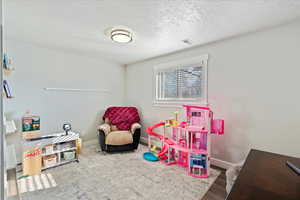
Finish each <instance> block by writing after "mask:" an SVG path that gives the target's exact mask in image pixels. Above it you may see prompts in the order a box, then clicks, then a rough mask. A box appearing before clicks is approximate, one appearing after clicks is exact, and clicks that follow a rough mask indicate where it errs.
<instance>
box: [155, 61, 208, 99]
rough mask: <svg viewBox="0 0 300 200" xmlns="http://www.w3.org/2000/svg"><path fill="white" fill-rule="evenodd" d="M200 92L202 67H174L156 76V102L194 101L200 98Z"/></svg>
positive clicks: (161, 71)
mask: <svg viewBox="0 0 300 200" xmlns="http://www.w3.org/2000/svg"><path fill="white" fill-rule="evenodd" d="M202 90H203V67H202V66H188V67H177V68H175V67H174V68H169V69H165V70H160V71H159V72H158V73H157V75H156V96H157V99H158V100H174V99H175V100H176V99H195V98H199V97H201V95H202Z"/></svg>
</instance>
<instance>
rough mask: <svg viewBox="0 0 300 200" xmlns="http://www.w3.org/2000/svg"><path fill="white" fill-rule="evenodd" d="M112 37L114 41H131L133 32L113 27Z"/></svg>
mask: <svg viewBox="0 0 300 200" xmlns="http://www.w3.org/2000/svg"><path fill="white" fill-rule="evenodd" d="M110 38H111V40H112V41H114V42H118V43H129V42H132V33H131V32H130V31H129V30H126V29H121V28H117V29H112V30H111V32H110Z"/></svg>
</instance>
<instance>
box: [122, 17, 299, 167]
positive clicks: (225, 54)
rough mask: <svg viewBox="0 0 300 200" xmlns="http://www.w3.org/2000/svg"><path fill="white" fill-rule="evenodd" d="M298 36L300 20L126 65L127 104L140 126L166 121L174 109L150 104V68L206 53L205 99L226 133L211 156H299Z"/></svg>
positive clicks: (217, 138) (227, 158) (233, 159)
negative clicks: (135, 111)
mask: <svg viewBox="0 0 300 200" xmlns="http://www.w3.org/2000/svg"><path fill="white" fill-rule="evenodd" d="M200 36H201V34H199V37H200ZM299 36H300V21H298V22H294V23H291V24H288V25H285V26H281V27H277V28H273V29H270V30H267V31H263V32H258V33H252V34H249V35H245V36H241V37H237V38H232V39H229V40H225V41H220V42H216V43H212V44H209V45H205V46H201V47H198V48H193V49H190V50H186V51H182V52H178V53H175V54H171V55H168V56H162V57H158V58H155V59H151V60H147V61H144V62H140V63H136V64H132V65H129V66H127V69H126V72H127V77H126V85H127V94H126V103H127V104H130V105H135V106H137V107H139V109H140V111H141V113H142V120H143V124H144V127H147V126H149V125H151V124H154V123H157V122H159V121H163V120H164V119H167V118H168V117H170V116H171V112H172V111H174V110H177V109H178V108H166V107H154V106H153V105H152V99H153V98H152V91H153V84H152V69H153V66H155V65H156V64H159V63H163V62H167V61H171V60H175V59H181V58H188V57H193V56H197V55H201V54H205V53H208V54H209V56H210V58H209V64H208V67H209V77H208V79H209V83H208V85H209V88H208V100H209V103H210V104H211V105H212V106H211V107H212V109H213V111H214V113H215V117H220V118H223V119H225V129H226V130H225V135H224V136H213V140H212V149H213V150H212V151H213V153H212V154H213V157H214V158H218V159H221V160H224V161H229V162H238V161H240V160H241V159H244V158H245V156H246V155H247V153H248V151H249V149H250V148H257V149H262V150H266V151H272V152H277V153H282V154H288V155H291V156H298V157H300V106H299V103H300V92H299V89H298V88H299V87H298V86H299V85H300V37H299ZM144 136H145V133H144Z"/></svg>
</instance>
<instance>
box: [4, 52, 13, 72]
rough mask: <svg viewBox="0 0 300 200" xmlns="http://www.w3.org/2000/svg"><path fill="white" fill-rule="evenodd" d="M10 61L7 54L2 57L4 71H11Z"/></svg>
mask: <svg viewBox="0 0 300 200" xmlns="http://www.w3.org/2000/svg"><path fill="white" fill-rule="evenodd" d="M11 64H12V59H11V58H10V57H8V56H7V54H4V55H3V68H4V69H6V70H12V66H11Z"/></svg>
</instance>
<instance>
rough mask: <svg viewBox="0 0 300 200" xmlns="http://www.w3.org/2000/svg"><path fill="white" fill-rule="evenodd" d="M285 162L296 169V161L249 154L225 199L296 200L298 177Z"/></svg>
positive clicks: (299, 198) (298, 163) (299, 193)
mask: <svg viewBox="0 0 300 200" xmlns="http://www.w3.org/2000/svg"><path fill="white" fill-rule="evenodd" d="M299 151H300V145H299ZM286 161H290V162H292V163H293V164H294V165H296V166H297V167H300V159H299V158H294V157H289V156H284V155H279V154H275V153H269V152H264V151H259V150H251V151H250V153H249V155H248V157H247V159H246V162H245V164H244V166H243V168H242V170H241V172H240V174H239V176H238V178H237V180H236V182H235V183H234V185H233V188H232V190H231V192H230V193H229V195H228V197H227V198H226V199H227V200H256V199H259V200H260V199H261V200H300V175H297V174H296V173H295V172H294V171H293V170H291V169H290V168H289V167H288V166H287V165H286Z"/></svg>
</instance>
